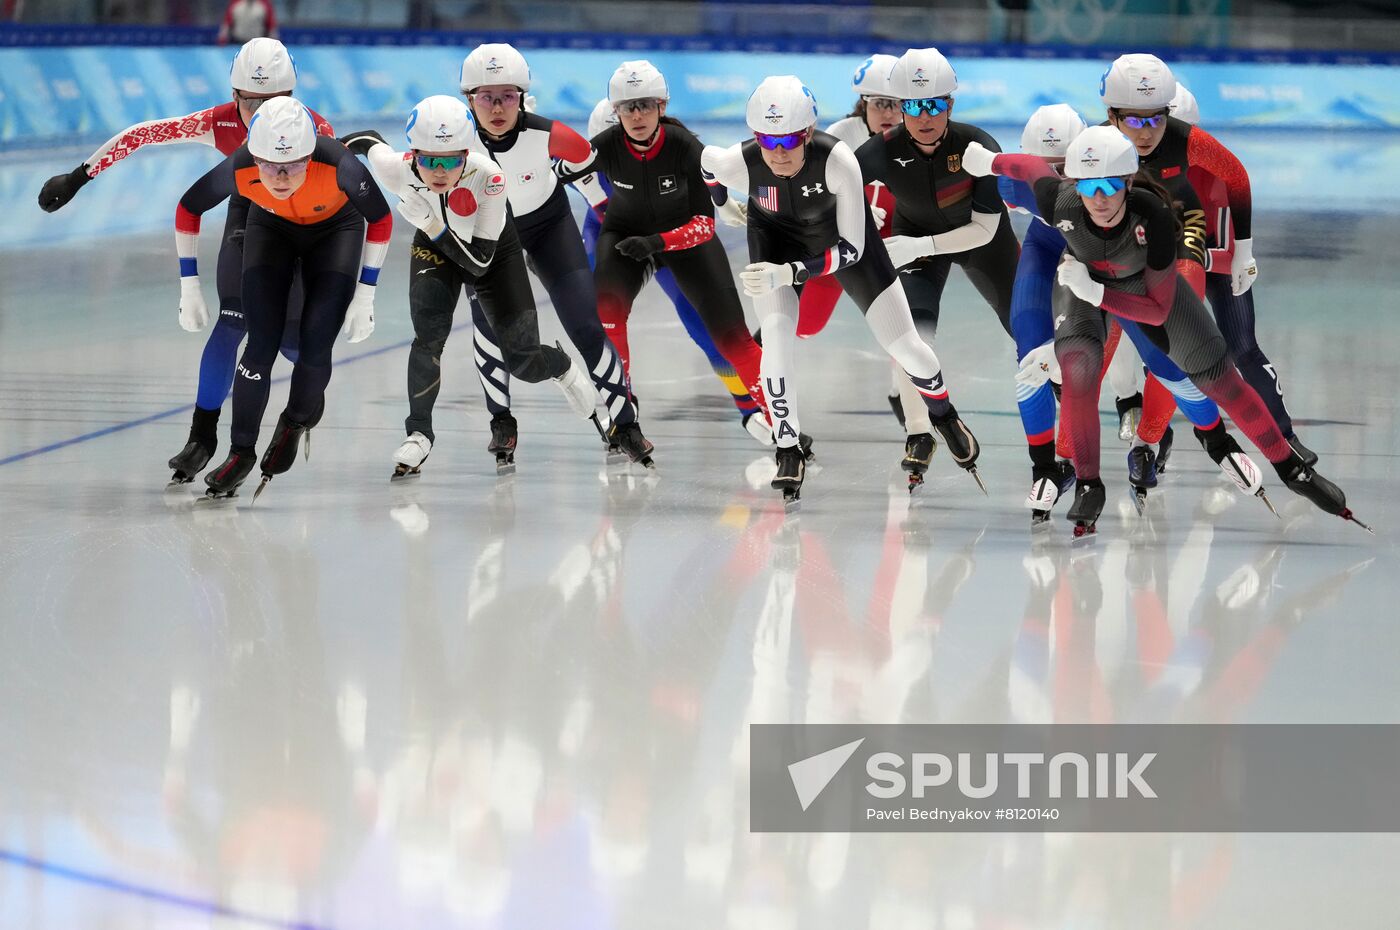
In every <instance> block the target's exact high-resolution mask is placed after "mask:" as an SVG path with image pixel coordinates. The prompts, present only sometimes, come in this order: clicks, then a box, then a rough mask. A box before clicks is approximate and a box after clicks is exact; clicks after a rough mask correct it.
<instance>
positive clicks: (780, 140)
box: [753, 130, 807, 152]
mask: <svg viewBox="0 0 1400 930" xmlns="http://www.w3.org/2000/svg"><path fill="white" fill-rule="evenodd" d="M753 137H754V138H755V139H757V140H758V144H759V145H761V146H763V147H764V148H766V149H767V150H768V151H770V152H771V151H773V150H774V149H795V148H797V147H798V146H799V145H801V144H802V143H804V142H806V141H807V133H806V131H805V130H804V131H802V132H789V133H784V134H783V135H781V136H773V135H769V134H768V133H766V132H756V133H754V134H753Z"/></svg>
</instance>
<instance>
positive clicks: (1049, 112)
mask: <svg viewBox="0 0 1400 930" xmlns="http://www.w3.org/2000/svg"><path fill="white" fill-rule="evenodd" d="M1087 128H1088V126H1087V125H1086V124H1085V122H1084V117H1082V116H1080V115H1079V111H1078V110H1076V109H1075V108H1074V107H1072V106H1070V105H1069V104H1067V103H1055V104H1051V105H1050V106H1045V107H1041V108H1040V109H1039V110H1036V111H1035V112H1034V113H1032V114H1031V118H1030V120H1029V121H1028V122H1027V123H1026V128H1025V129H1023V130H1021V151H1023V152H1025V153H1026V154H1027V155H1041V156H1045V157H1047V158H1063V157H1064V155H1065V152H1066V151H1067V150H1068V149H1069V144H1070V143H1071V142H1073V141H1074V140H1075V138H1076V137H1077V136H1078V135H1079V134H1080V133H1081V132H1083V131H1084V130H1085V129H1087Z"/></svg>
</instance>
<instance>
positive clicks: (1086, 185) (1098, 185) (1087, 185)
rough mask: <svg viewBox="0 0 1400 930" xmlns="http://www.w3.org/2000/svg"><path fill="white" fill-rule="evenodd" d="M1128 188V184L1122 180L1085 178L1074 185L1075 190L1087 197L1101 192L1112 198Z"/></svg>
mask: <svg viewBox="0 0 1400 930" xmlns="http://www.w3.org/2000/svg"><path fill="white" fill-rule="evenodd" d="M1127 186H1128V182H1127V181H1125V180H1123V179H1122V178H1085V179H1083V180H1082V181H1080V182H1079V183H1078V184H1076V185H1074V189H1075V190H1077V191H1079V193H1080V194H1082V195H1084V196H1085V197H1092V196H1094V195H1095V194H1097V193H1100V192H1102V194H1103V195H1104V196H1105V197H1112V196H1113V195H1114V194H1116V193H1118V192H1119V191H1121V190H1122V189H1123V188H1125V187H1127Z"/></svg>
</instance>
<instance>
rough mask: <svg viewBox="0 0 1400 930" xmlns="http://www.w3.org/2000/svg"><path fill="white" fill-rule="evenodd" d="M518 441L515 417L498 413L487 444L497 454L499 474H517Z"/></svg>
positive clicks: (492, 422)
mask: <svg viewBox="0 0 1400 930" xmlns="http://www.w3.org/2000/svg"><path fill="white" fill-rule="evenodd" d="M518 441H519V434H518V433H517V431H516V422H515V417H513V416H511V415H510V414H509V413H498V414H496V415H495V416H493V417H492V418H491V441H490V442H489V443H487V444H486V451H487V452H490V453H491V454H492V455H494V456H496V474H497V475H513V474H515V446H516V443H517V442H518ZM424 458H427V456H424Z"/></svg>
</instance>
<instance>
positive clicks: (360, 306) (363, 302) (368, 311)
mask: <svg viewBox="0 0 1400 930" xmlns="http://www.w3.org/2000/svg"><path fill="white" fill-rule="evenodd" d="M340 331H341V332H342V333H345V334H346V335H347V336H349V337H350V341H351V342H364V341H365V340H366V339H368V338H369V334H370V333H372V332H374V285H373V284H364V283H360V284H356V285H355V296H354V297H352V298H350V308H349V309H348V310H346V311H345V326H344V327H343V328H342V329H341V330H340Z"/></svg>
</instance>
